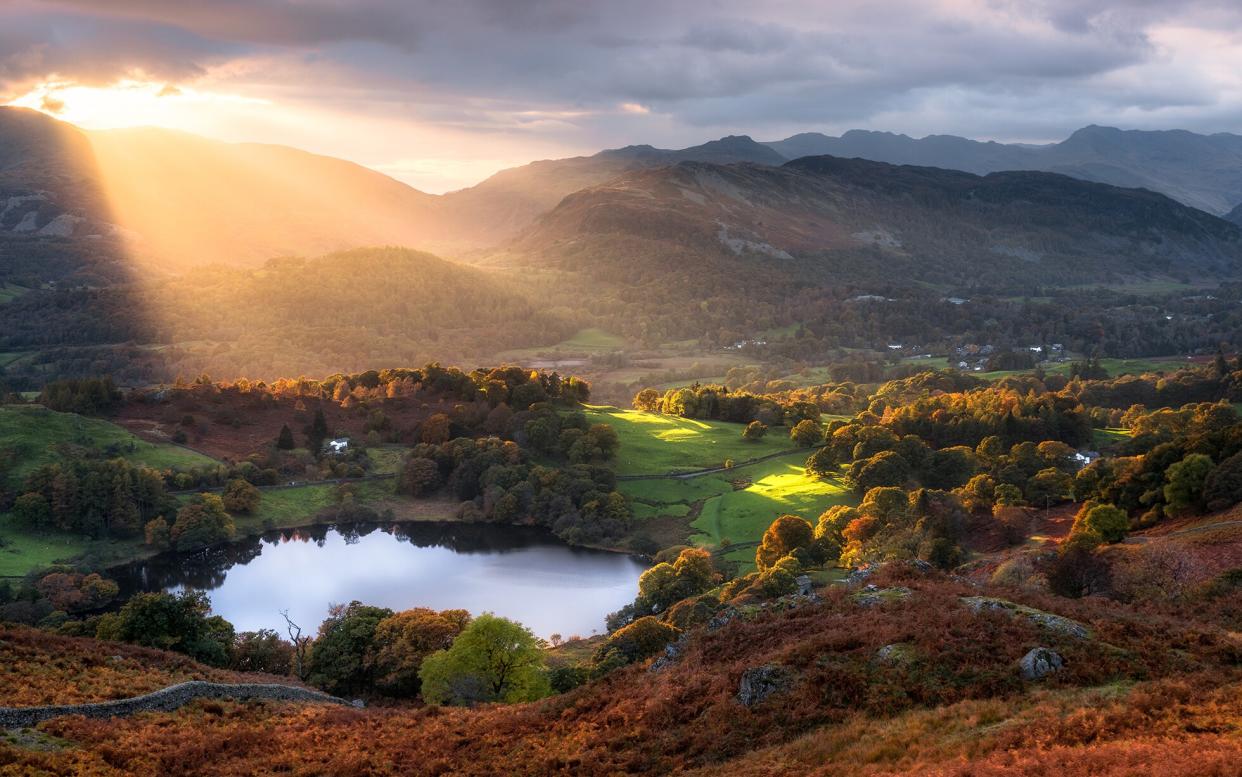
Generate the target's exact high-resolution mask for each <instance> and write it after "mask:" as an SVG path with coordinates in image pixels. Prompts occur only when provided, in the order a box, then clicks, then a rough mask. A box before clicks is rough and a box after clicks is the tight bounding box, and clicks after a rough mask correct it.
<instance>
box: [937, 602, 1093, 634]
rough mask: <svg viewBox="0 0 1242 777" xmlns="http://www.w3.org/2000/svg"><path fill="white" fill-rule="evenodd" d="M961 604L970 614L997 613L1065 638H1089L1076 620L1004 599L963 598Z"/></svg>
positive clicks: (1088, 632) (1084, 628) (1084, 627)
mask: <svg viewBox="0 0 1242 777" xmlns="http://www.w3.org/2000/svg"><path fill="white" fill-rule="evenodd" d="M962 604H964V605H966V606H967V607H968V608H970V611H971V612H999V613H1003V614H1006V615H1011V616H1014V617H1021V618H1026V619H1027V620H1029V621H1031V622H1033V623H1035V624H1037V625H1039V626H1042V627H1044V628H1045V629H1047V630H1049V631H1051V632H1053V633H1055V634H1061V635H1063V636H1067V637H1076V638H1078V639H1087V638H1089V637H1090V636H1091V631H1090V630H1089V629H1088V628H1087V627H1086V626H1084V625H1082V624H1081V623H1079V622H1078V621H1076V620H1073V619H1071V618H1065V617H1063V616H1060V615H1053V614H1052V613H1050V612H1044V611H1043V610H1036V609H1035V608H1034V607H1026V606H1024V605H1021V604H1016V603H1014V602H1010V601H1007V600H1005V599H994V598H992V597H989V596H963V597H962Z"/></svg>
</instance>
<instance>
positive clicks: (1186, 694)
mask: <svg viewBox="0 0 1242 777" xmlns="http://www.w3.org/2000/svg"><path fill="white" fill-rule="evenodd" d="M872 580H873V582H874V583H875V584H876V585H877V586H879V590H878V591H872V592H866V591H862V592H860V591H850V590H846V589H844V588H834V589H832V590H829V591H825V592H824V594H823V598H822V599H821V600H820V601H819V602H817V603H809V604H801V605H799V606H796V607H794V608H792V609H785V608H783V607H781V606H779V605H778V606H775V607H769V608H756V609H754V610H751V611H739V614H738V615H737V616H736V617H734V618H732V619H731V620H728V621H727V622H726V623H724V624H723V625H719V626H718V627H717V628H715V629H711V628H699V629H696V630H694V631H692V632H691V636H690V637H689V638H688V639H687V640H686V641H685V642H684V643H683V648H682V651H681V654H680V655H679V656H678V657H677V658H675V659H674V660H673V661H671V662H670V663H668V665H666V666H664V667H663V668H661V669H659V670H658V671H652V670H651V669H650V668H649V666H647V665H638V666H634V667H630V668H627V669H624V670H621V671H618V672H615V673H613V674H611V675H608V676H606V677H605V678H603V679H602V680H599V681H596V682H594V683H591V684H588V685H587V686H585V687H583V688H580V689H578V690H576V691H573V692H570V693H568V694H565V695H562V696H556V697H553V698H550V699H547V700H545V701H542V702H537V703H533V704H527V705H521V706H508V707H506V706H492V707H485V708H480V709H475V710H465V709H440V708H396V709H367V710H351V709H339V708H322V707H297V706H291V705H276V704H253V703H252V704H245V705H243V704H233V703H219V702H208V703H196V704H193V705H191V706H189V707H186V708H183V709H182V710H180V711H178V712H176V713H170V714H156V715H143V716H137V717H134V718H128V719H118V720H110V721H96V720H83V719H80V718H76V719H75V718H66V719H61V720H57V721H51V722H48V723H45V724H43V726H42V727H41V728H42V730H43V731H44V732H45V733H47V734H51V735H53V736H55V737H58V738H62V739H64V740H65V741H66V742H67V743H68V745H67V746H66V747H65V748H63V749H59V750H49V751H34V750H29V749H21V748H18V747H15V746H12V745H0V764H9V765H10V768H12V769H16V770H18V771H20V770H22V769H25V770H35V769H38V768H41V769H43V770H45V771H46V772H48V773H51V774H73V773H90V774H127V773H159V774H187V775H194V774H203V775H206V774H221V775H248V774H255V773H289V774H329V775H397V774H403V775H404V774H467V775H469V774H480V775H481V774H494V773H496V769H497V766H498V765H501V764H503V765H504V770H505V771H506V772H507V773H510V774H513V775H550V774H564V775H605V774H607V775H612V774H668V773H675V772H679V771H694V770H698V771H699V772H700V773H703V774H721V775H723V774H729V775H760V774H765V775H766V774H791V775H792V774H808V773H810V774H825V775H829V774H846V773H848V774H850V775H858V774H886V773H887V774H906V773H925V774H1002V773H1019V774H1051V773H1055V774H1057V775H1058V776H1059V777H1073V776H1074V775H1086V774H1093V775H1094V774H1118V775H1120V774H1133V773H1139V774H1143V773H1149V774H1160V773H1169V772H1168V770H1169V769H1172V770H1174V771H1177V770H1178V769H1179V766H1180V765H1184V764H1186V763H1190V762H1193V764H1194V766H1195V770H1194V773H1196V774H1213V773H1216V774H1221V775H1224V774H1228V773H1229V772H1228V771H1227V770H1228V769H1229V768H1232V767H1231V766H1230V765H1231V764H1235V763H1236V758H1237V757H1238V754H1239V749H1240V748H1242V643H1240V642H1239V639H1238V636H1237V635H1236V634H1231V633H1228V632H1225V631H1223V630H1222V629H1220V628H1217V627H1213V626H1211V625H1210V624H1207V623H1195V622H1191V621H1186V620H1184V618H1174V617H1172V614H1171V613H1162V612H1160V611H1158V610H1154V609H1152V608H1147V609H1144V610H1142V611H1140V610H1138V609H1136V608H1130V607H1127V606H1124V605H1118V604H1116V603H1112V602H1107V601H1097V600H1093V599H1085V600H1075V601H1069V600H1064V599H1058V598H1056V597H1052V596H1048V595H1042V594H1032V593H1021V592H1017V591H1012V590H1001V589H983V588H980V587H978V586H971V585H968V584H966V583H963V582H959V581H955V580H953V579H949V578H945V577H943V576H940V575H936V574H932V575H923V574H921V573H917V572H916V571H913V570H907V569H904V568H888V569H886V570H883V571H881V572H880V573H878V574H877V575H875V576H874V577H873V579H872ZM981 595H984V596H990V597H1000V598H1003V599H1007V600H1009V601H1012V602H1018V603H1020V604H1022V605H1024V607H1026V608H1029V609H1023V610H1019V611H1014V610H1004V609H1000V608H994V607H988V606H984V607H971V606H968V604H969V600H964V599H963V597H977V596H981ZM1236 595H1237V594H1234V596H1236ZM1050 614H1055V615H1056V616H1061V618H1064V619H1072V621H1075V622H1077V624H1080V625H1081V626H1084V627H1085V628H1086V629H1088V636H1087V637H1085V638H1084V637H1081V636H1076V635H1075V634H1074V633H1073V632H1074V631H1075V630H1076V627H1075V626H1074V624H1073V623H1071V622H1070V621H1066V620H1058V619H1055V618H1052V619H1050V618H1049V617H1048V616H1049V615H1050ZM1041 620H1043V622H1044V624H1043V625H1041V623H1040V621H1041ZM1048 623H1051V624H1053V627H1051V628H1050V627H1049V626H1048V625H1047V624H1048ZM1037 646H1043V647H1048V648H1051V649H1053V650H1055V651H1057V652H1058V653H1059V654H1060V655H1061V656H1063V658H1064V661H1065V668H1064V669H1063V670H1062V671H1060V672H1057V673H1055V674H1053V675H1050V676H1048V677H1046V678H1044V679H1043V680H1040V681H1036V682H1031V681H1027V680H1023V679H1022V678H1021V677H1020V675H1019V672H1018V669H1017V662H1018V660H1019V659H1020V658H1021V657H1022V656H1023V655H1024V654H1025V653H1027V651H1029V650H1031V649H1032V648H1034V647H1037ZM767 666H772V667H776V668H777V669H776V672H775V674H776V676H777V677H778V678H779V681H777V682H776V683H775V685H774V693H772V695H771V696H770V697H768V698H766V699H763V700H760V701H757V702H755V703H753V704H751V705H750V706H744V705H743V704H741V703H740V701H739V699H738V692H739V681H740V679H741V678H742V676H743V673H744V672H746V670H748V669H755V668H757V667H767ZM967 758H968V759H970V760H971V761H972V766H971V767H969V768H967V767H965V766H964V761H963V759H967ZM976 765H977V766H978V768H975V767H976ZM1010 769H1013V770H1014V771H1012V772H1011V771H1007V770H1010ZM1143 770H1147V771H1143ZM1162 770H1164V771H1162ZM1181 771H1183V772H1184V771H1185V770H1181Z"/></svg>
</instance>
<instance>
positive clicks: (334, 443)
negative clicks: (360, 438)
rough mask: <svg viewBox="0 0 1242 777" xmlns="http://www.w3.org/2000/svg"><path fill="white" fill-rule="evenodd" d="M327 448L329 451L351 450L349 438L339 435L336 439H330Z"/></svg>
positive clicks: (343, 451)
mask: <svg viewBox="0 0 1242 777" xmlns="http://www.w3.org/2000/svg"><path fill="white" fill-rule="evenodd" d="M326 448H327V451H328V453H336V454H339V453H346V452H348V451H349V438H348V437H338V438H336V439H335V440H328V444H327V446H326Z"/></svg>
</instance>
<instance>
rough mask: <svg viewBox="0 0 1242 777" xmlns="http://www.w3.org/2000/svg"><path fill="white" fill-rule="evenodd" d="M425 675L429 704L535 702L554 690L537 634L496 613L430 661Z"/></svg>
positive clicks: (422, 675) (483, 617)
mask: <svg viewBox="0 0 1242 777" xmlns="http://www.w3.org/2000/svg"><path fill="white" fill-rule="evenodd" d="M419 678H420V679H421V680H422V689H423V699H424V700H425V701H426V702H427V703H428V704H455V705H473V704H477V703H480V702H494V701H503V702H510V703H512V702H519V701H533V700H534V699H539V698H542V697H543V696H547V695H548V693H549V692H550V691H551V686H550V685H549V683H548V677H547V675H546V673H545V672H544V666H543V650H542V649H541V648H540V646H539V641H538V640H537V639H536V638H535V635H534V634H531V633H530V630H529V629H527V628H526V627H525V626H523V625H522V624H520V623H515V622H514V621H511V620H508V619H506V618H500V617H497V616H495V615H492V614H491V613H484V614H483V615H480V616H479V617H478V618H476V619H475V620H474V622H473V623H471V624H470V625H469V626H467V627H466V628H465V630H464V631H462V633H461V634H459V635H458V636H457V638H456V639H454V640H453V645H452V647H450V648H449V649H448V650H441V651H439V652H436V653H433V654H432V655H431V656H429V657H428V658H427V659H426V660H424V661H423V666H422V669H421V670H420V671H419Z"/></svg>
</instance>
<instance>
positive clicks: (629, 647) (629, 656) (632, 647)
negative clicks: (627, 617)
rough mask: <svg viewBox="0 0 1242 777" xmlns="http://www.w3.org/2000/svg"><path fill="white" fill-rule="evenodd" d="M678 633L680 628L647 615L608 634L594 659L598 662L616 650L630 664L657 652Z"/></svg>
mask: <svg viewBox="0 0 1242 777" xmlns="http://www.w3.org/2000/svg"><path fill="white" fill-rule="evenodd" d="M680 635H681V629H678V628H677V627H676V626H672V625H669V624H667V623H664V622H663V621H661V620H659V619H658V618H654V617H652V616H650V615H648V616H645V617H642V618H639V619H638V620H636V621H634V622H633V623H631V624H629V625H628V626H625V627H624V628H621V629H618V630H616V631H614V632H613V633H612V634H610V635H608V639H606V640H605V641H604V644H602V645H600V646H599V649H598V650H596V651H595V659H596V661H597V662H598V661H601V660H603V659H604V658H605V657H606V656H607V655H608V654H609V653H612V652H617V653H620V654H621V656H622V657H623V658H624V659H625V663H627V664H632V663H634V662H635V661H641V660H643V659H644V658H648V657H650V656H654V655H655V654H656V653H659V652H660V651H661V650H663V649H664V646H665V645H667V644H668V643H670V642H672V641H673V640H675V639H677V637H679V636H680Z"/></svg>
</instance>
